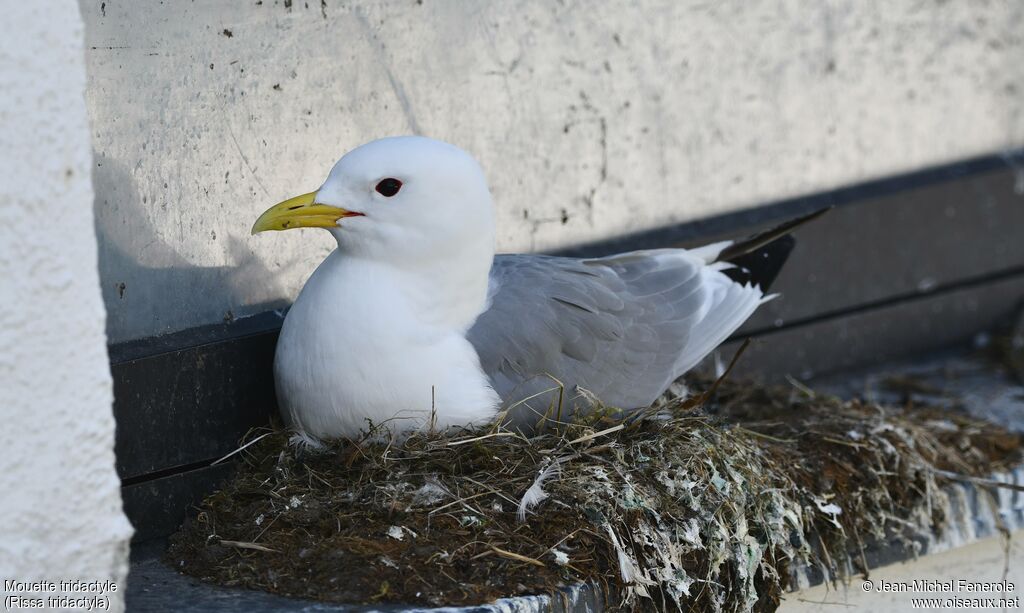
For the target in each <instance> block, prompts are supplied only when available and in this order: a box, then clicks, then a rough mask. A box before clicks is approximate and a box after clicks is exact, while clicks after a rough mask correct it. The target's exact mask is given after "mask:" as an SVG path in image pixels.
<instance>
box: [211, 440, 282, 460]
mask: <svg viewBox="0 0 1024 613" xmlns="http://www.w3.org/2000/svg"><path fill="white" fill-rule="evenodd" d="M271 434H273V432H267V433H266V434H261V435H259V436H257V437H256V438H254V439H252V440H251V441H249V442H248V443H246V444H244V445H242V446H241V447H239V448H238V449H235V450H234V451H232V452H231V453H229V454H227V455H226V456H224V457H223V458H221V459H219V460H215V461H213V462H211V463H210V466H216V465H218V464H220V463H221V462H223V461H224V460H226V459H228V458H230V457H231V456H233V455H235V454H236V453H240V452H241V451H242V450H244V449H245V448H246V447H248V446H249V445H253V444H255V443H257V442H259V441H260V440H262V439H264V438H266V437H268V436H270V435H271Z"/></svg>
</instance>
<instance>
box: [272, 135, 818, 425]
mask: <svg viewBox="0 0 1024 613" xmlns="http://www.w3.org/2000/svg"><path fill="white" fill-rule="evenodd" d="M816 215H817V213H815V214H812V215H809V216H807V217H805V218H801V219H798V220H795V221H793V222H789V223H788V224H784V225H783V226H780V227H779V228H776V229H773V230H770V231H768V232H765V233H762V234H759V235H755V236H754V237H752V238H750V239H748V240H746V241H741V242H733V241H725V242H719V243H714V244H711V245H707V246H705V247H701V248H697V249H689V250H688V249H654V250H646V251H632V252H629V253H622V254H618V255H612V256H608V257H600V258H588V259H578V258H568V257H554V256H547V255H534V254H507V255H495V247H494V243H495V212H494V203H493V200H492V197H491V193H490V190H489V189H488V186H487V181H486V179H485V176H484V172H483V169H482V168H481V167H480V165H479V164H478V163H477V161H476V160H475V159H474V158H473V157H472V156H471V155H469V154H468V153H466V152H465V151H463V150H461V149H459V148H458V147H456V146H454V145H450V144H448V143H445V142H441V141H438V140H434V139H430V138H426V137H420V136H400V137H391V138H383V139H380V140H375V141H372V142H370V143H368V144H365V145H362V146H360V147H358V148H356V149H353V150H352V151H350V152H349V153H347V154H345V156H344V157H342V158H341V159H340V160H339V161H338V162H337V163H336V164H335V165H334V167H333V168H332V169H331V172H330V174H329V175H328V177H327V180H326V181H325V182H324V183H323V185H321V186H320V188H319V189H317V190H316V191H313V192H309V193H307V194H303V195H301V196H296V197H294V198H291V199H288V200H285V201H284V202H281V203H279V204H277V205H275V206H273V207H271V208H270V209H268V210H267V211H266V212H264V213H263V214H262V215H261V216H260V217H259V218H258V219H257V220H256V222H255V224H254V225H253V227H252V233H253V234H257V233H260V232H264V231H268V230H291V229H296V228H322V229H325V230H327V231H328V232H330V233H331V235H333V236H334V238H335V240H336V241H337V244H338V247H337V249H335V250H334V251H333V252H331V253H330V254H329V255H328V256H327V258H326V259H324V261H323V262H322V263H321V264H320V265H319V266H318V267H317V268H316V270H315V271H314V272H313V274H312V275H311V276H310V277H309V279H308V280H307V281H306V284H305V286H304V287H303V288H302V290H301V292H300V293H299V296H298V298H296V300H295V302H294V304H293V305H292V307H291V309H290V310H289V311H288V314H287V316H286V318H285V321H284V324H283V326H282V329H281V334H280V338H279V340H278V344H277V349H276V354H275V358H274V378H275V384H276V390H277V396H278V404H279V407H280V409H281V413H282V415H283V417H284V419H285V421H286V422H287V424H288V425H289V426H290V427H291V428H292V429H294V431H295V432H296V434H297V436H298V437H299V438H300V440H303V441H305V442H307V443H310V444H314V445H315V444H317V443H318V442H319V441H321V440H327V439H335V438H349V439H356V438H359V437H360V436H361V435H363V434H365V433H366V432H368V431H370V430H373V429H374V428H378V427H381V426H386V427H387V428H388V429H389V431H391V432H396V433H409V432H412V431H416V430H424V429H427V428H430V429H438V430H446V429H449V428H459V427H471V426H480V425H484V424H488V423H491V422H493V421H494V420H496V419H497V418H499V416H504V419H505V420H507V423H508V424H510V425H511V426H512V427H514V428H518V429H520V430H522V431H528V430H529V429H530V428H531V427H532V426H535V425H536V424H537V422H538V420H539V419H540V418H541V417H543V416H544V415H546V414H550V412H551V409H552V407H553V406H555V404H557V406H558V408H559V409H560V410H561V411H562V412H561V414H560V417H561V418H563V419H564V418H566V417H568V416H569V415H570V414H571V413H573V412H575V411H585V410H587V407H588V406H593V402H592V400H593V399H594V398H596V399H599V400H600V402H601V403H603V404H604V405H605V406H611V407H618V408H620V409H623V410H628V409H637V408H643V407H647V406H649V405H650V404H651V403H653V402H654V401H655V400H656V399H657V398H658V397H659V396H661V394H662V393H663V392H664V391H665V390H666V389H667V388H668V387H669V386H670V385H671V384H672V383H673V382H674V381H675V380H676V379H678V378H679V377H680V376H681V375H683V374H684V373H686V372H687V371H689V370H690V369H692V368H693V367H694V366H696V365H697V364H698V363H699V362H700V361H701V360H702V359H703V358H705V357H706V356H707V355H708V354H710V353H711V352H712V351H713V350H714V349H715V348H716V347H717V346H718V345H719V344H720V343H722V342H723V341H725V340H726V339H727V338H728V337H729V336H730V335H731V334H732V333H733V332H735V331H736V330H737V329H738V328H739V327H740V326H741V325H742V324H743V322H744V321H746V320H747V318H749V317H750V316H751V314H752V313H753V312H754V311H755V309H757V308H758V306H759V305H761V304H763V303H764V302H766V301H767V300H769V299H771V298H772V296H771V295H767V294H766V291H767V286H768V283H770V282H771V280H772V279H773V278H774V276H775V274H776V273H777V272H778V269H779V268H780V267H781V262H782V261H784V260H785V257H786V256H787V255H788V253H789V250H790V249H791V248H792V239H791V237H789V236H788V233H789V232H790V231H791V230H792V229H793V228H794V227H796V226H797V225H799V224H801V223H803V222H804V221H807V220H808V219H810V218H811V217H814V216H816ZM784 239H789V242H787V241H786V240H784ZM744 258H746V259H745V260H744ZM741 262H742V265H741ZM584 390H586V392H589V393H584ZM588 399H589V400H588Z"/></svg>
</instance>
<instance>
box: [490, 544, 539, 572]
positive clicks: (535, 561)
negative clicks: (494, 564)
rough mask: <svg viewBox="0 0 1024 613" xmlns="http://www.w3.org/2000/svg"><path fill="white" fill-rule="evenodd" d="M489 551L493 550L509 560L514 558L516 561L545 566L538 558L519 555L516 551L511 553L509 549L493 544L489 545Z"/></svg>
mask: <svg viewBox="0 0 1024 613" xmlns="http://www.w3.org/2000/svg"><path fill="white" fill-rule="evenodd" d="M491 551H493V552H494V553H496V554H498V555H499V556H501V557H503V558H508V559H509V560H516V561H517V562H525V563H527V564H533V565H534V566H539V567H541V568H544V567H545V566H544V563H543V562H541V561H540V560H538V559H537V558H531V557H528V556H524V555H519V554H518V553H512V552H511V551H505V550H504V549H498V548H497V547H495V546H494V545H491Z"/></svg>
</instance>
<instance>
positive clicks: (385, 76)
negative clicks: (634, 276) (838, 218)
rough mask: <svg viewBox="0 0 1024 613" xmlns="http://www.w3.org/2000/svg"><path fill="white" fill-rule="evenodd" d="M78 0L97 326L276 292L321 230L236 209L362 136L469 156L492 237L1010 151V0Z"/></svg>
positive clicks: (559, 236) (665, 215) (669, 216)
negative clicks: (266, 229)
mask: <svg viewBox="0 0 1024 613" xmlns="http://www.w3.org/2000/svg"><path fill="white" fill-rule="evenodd" d="M80 6H81V8H82V12H83V13H84V17H85V22H86V31H85V34H86V59H87V70H88V76H89V81H88V88H87V93H86V97H87V102H88V108H89V112H90V115H91V123H92V132H93V134H92V140H93V147H94V150H95V167H94V169H93V180H94V184H95V188H96V202H95V205H96V228H97V230H98V233H99V238H100V270H101V273H102V284H103V292H104V298H105V301H106V305H107V309H108V313H109V325H108V334H109V337H110V340H111V341H114V342H117V341H124V340H128V339H133V338H138V337H142V336H147V335H152V334H157V333H162V332H168V331H173V330H180V329H183V328H187V327H191V326H195V325H199V324H206V323H212V322H217V321H220V320H222V319H224V318H231V317H239V316H244V315H247V314H251V313H255V312H259V311H263V310H266V309H268V308H272V307H276V306H280V305H282V304H285V303H287V302H288V301H290V300H291V299H292V298H293V297H294V296H295V294H296V292H297V290H298V289H299V288H300V287H301V285H302V283H303V281H304V279H305V278H306V276H307V275H308V274H309V272H310V271H311V270H312V268H313V267H314V266H315V264H316V263H317V262H319V261H320V259H321V258H322V257H323V256H324V254H325V253H326V251H327V250H328V249H329V248H330V241H329V238H328V237H327V235H326V234H325V233H316V232H312V231H303V233H297V234H292V233H289V234H286V235H279V236H278V235H275V236H260V237H256V238H250V237H249V236H248V230H249V227H250V225H251V223H252V220H253V219H254V218H255V217H256V215H257V214H258V213H259V212H260V211H262V210H263V209H264V208H265V207H266V206H268V205H269V204H272V203H274V202H276V201H278V200H280V199H282V198H285V197H287V196H291V195H294V194H297V193H302V192H305V191H308V190H310V189H314V188H316V187H317V186H318V185H319V183H320V181H321V180H322V179H323V177H324V176H325V175H326V173H327V171H328V170H329V169H330V167H331V165H332V164H333V162H334V161H335V160H336V159H337V158H338V157H339V156H340V155H341V154H342V153H343V152H344V151H346V150H348V149H350V148H352V147H354V146H356V145H358V144H360V143H362V142H364V141H367V140H370V139H373V138H376V137H380V136H385V135H390V134H403V133H422V134H427V135H431V136H435V137H439V138H442V139H446V140H449V141H451V142H454V143H456V144H458V145H460V146H462V147H464V148H466V149H467V150H469V151H471V152H472V153H474V154H475V155H476V156H477V157H478V158H479V159H480V160H481V162H482V164H483V166H484V168H485V169H486V170H487V174H488V177H489V180H490V183H491V186H492V188H493V191H494V194H495V197H496V200H497V202H498V205H499V223H500V234H499V248H500V249H502V250H508V251H519V250H535V249H550V248H554V247H560V246H566V245H572V244H578V243H583V242H587V241H591V240H595V239H600V238H603V237H608V236H612V235H619V234H623V233H627V232H631V231H636V230H640V229H645V228H651V227H655V226H660V225H664V224H668V223H674V222H680V221H685V220H691V219H695V218H700V217H704V216H708V215H711V214H714V213H720V212H724V211H727V210H735V209H738V208H743V207H749V206H754V205H757V204H759V203H762V202H766V201H769V200H776V199H780V198H784V197H787V196H792V195H798V194H804V193H809V192H816V191H820V190H823V189H828V188H831V187H836V186H841V185H846V184H849V183H851V182H855V181H860V180H864V179H868V178H873V177H878V176H884V175H892V174H895V173H899V172H902V171H906V170H909V169H914V168H919V167H923V166H928V165H932V164H936V163H940V162H944V161H950V160H954V159H961V158H964V157H968V156H972V155H977V154H987V153H993V152H1000V151H1003V150H1007V149H1009V148H1014V147H1019V146H1021V145H1022V144H1024V102H1022V100H1024V98H1022V92H1024V61H1021V58H1022V57H1024V38H1022V37H1021V35H1020V32H1021V31H1024V5H1022V4H1020V3H1018V2H1010V1H989V2H980V1H979V2H970V3H968V2H931V1H926V2H901V3H889V4H877V3H865V2H857V1H855V0H830V1H828V2H811V1H808V0H774V1H765V2H755V3H749V2H736V1H729V2H697V1H684V2H677V1H672V0H640V1H636V2H626V1H625V0H616V1H613V2H582V1H569V2H546V1H541V0H532V1H531V0H521V1H510V2H504V1H496V0H495V1H484V2H461V1H458V0H360V1H354V2H349V1H346V2H341V1H340V0H245V1H235V0H212V1H208V2H197V3H185V2H164V1H161V0H136V1H132V2H127V1H124V0H80ZM1022 176H1024V174H1022ZM1021 185H1022V189H1024V179H1022V182H1021Z"/></svg>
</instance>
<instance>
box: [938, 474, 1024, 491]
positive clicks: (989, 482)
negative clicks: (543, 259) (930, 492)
mask: <svg viewBox="0 0 1024 613" xmlns="http://www.w3.org/2000/svg"><path fill="white" fill-rule="evenodd" d="M932 472H934V473H935V474H936V475H938V476H940V477H945V478H947V479H952V480H953V481H966V482H968V483H974V484H976V485H984V486H987V487H996V488H999V487H1001V488H1004V489H1008V490H1013V491H1015V492H1024V485H1017V484H1016V483H1004V482H1003V481H996V480H995V479H985V478H984V477H972V476H970V475H961V474H959V473H953V472H949V471H948V470H939V469H938V468H933V469H932Z"/></svg>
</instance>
